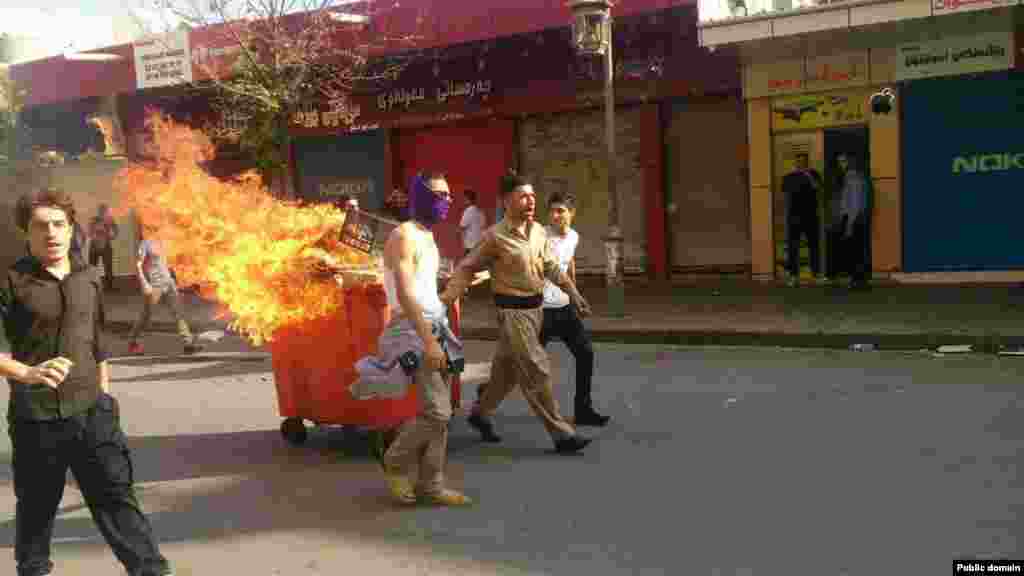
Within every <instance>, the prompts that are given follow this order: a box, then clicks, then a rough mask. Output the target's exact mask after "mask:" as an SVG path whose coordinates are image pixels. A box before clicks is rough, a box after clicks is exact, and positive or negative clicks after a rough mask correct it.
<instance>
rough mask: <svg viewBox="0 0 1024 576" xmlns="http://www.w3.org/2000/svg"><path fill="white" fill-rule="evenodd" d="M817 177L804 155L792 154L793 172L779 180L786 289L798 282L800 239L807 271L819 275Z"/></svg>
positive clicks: (802, 153) (818, 179) (819, 186)
mask: <svg viewBox="0 0 1024 576" xmlns="http://www.w3.org/2000/svg"><path fill="white" fill-rule="evenodd" d="M820 189H821V175H819V174H818V172H817V171H816V170H813V169H811V168H810V166H809V157H808V155H807V153H806V152H799V153H797V155H796V169H795V170H793V171H792V172H790V173H789V174H786V175H785V176H784V177H783V178H782V193H783V194H784V195H785V202H786V254H787V255H786V259H787V265H788V267H789V280H788V284H789V285H790V286H797V285H798V284H799V283H800V238H801V237H806V238H807V247H808V252H809V256H810V259H811V272H812V273H813V274H814V276H815V277H818V275H819V269H820V264H821V263H820V261H819V258H818V190H820Z"/></svg>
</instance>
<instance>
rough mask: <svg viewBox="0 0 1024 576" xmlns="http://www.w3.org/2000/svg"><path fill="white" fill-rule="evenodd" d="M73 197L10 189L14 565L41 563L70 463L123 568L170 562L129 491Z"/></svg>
mask: <svg viewBox="0 0 1024 576" xmlns="http://www.w3.org/2000/svg"><path fill="white" fill-rule="evenodd" d="M74 216H75V212H74V208H73V206H72V204H71V200H70V197H69V196H68V195H67V194H66V193H64V192H63V191H61V190H58V189H54V188H42V189H36V190H34V191H33V192H30V193H28V194H26V195H25V196H23V197H21V198H20V199H19V200H18V203H17V205H16V207H15V219H16V223H17V225H18V227H19V228H21V229H22V230H24V231H25V232H26V233H27V234H28V238H29V254H28V255H27V256H25V257H24V258H22V259H21V260H18V261H17V262H16V263H15V264H13V265H12V266H11V267H10V268H9V269H8V270H7V274H6V276H5V277H4V278H3V279H2V282H0V321H2V329H0V377H4V378H6V379H7V380H8V382H9V384H10V387H11V394H10V403H9V405H8V412H7V421H8V433H9V434H10V437H11V445H12V447H13V458H12V468H13V471H14V494H15V497H16V498H17V505H16V511H15V526H16V529H15V531H16V535H15V543H14V556H15V560H16V562H17V574H18V576H44V575H46V574H50V573H51V571H52V570H53V563H52V562H51V561H50V542H51V540H52V538H53V524H54V518H55V517H56V515H57V507H58V506H59V505H60V501H61V498H62V497H63V495H64V484H65V481H66V476H67V470H68V468H69V467H70V468H71V472H72V474H74V477H75V480H76V481H77V482H78V486H79V487H80V489H81V490H82V494H83V496H84V497H85V501H86V504H87V505H88V507H89V511H90V512H91V513H92V517H93V520H94V521H95V522H96V526H97V527H98V528H99V531H100V533H102V534H103V537H104V538H105V539H106V541H107V543H108V544H109V545H110V547H111V548H112V549H113V551H114V554H115V555H116V556H117V559H118V560H119V561H120V562H121V564H123V565H124V567H125V568H126V569H127V570H128V574H129V575H130V576H166V575H168V574H170V573H171V571H170V567H169V566H168V564H167V560H166V559H165V558H164V557H163V556H162V555H161V554H160V551H159V549H158V546H157V543H156V540H155V539H154V538H153V535H152V532H151V529H150V525H149V521H148V520H147V519H146V517H145V515H144V514H143V513H142V510H141V509H140V507H139V503H138V500H137V499H136V497H135V490H134V487H133V485H132V484H133V477H132V462H131V457H130V454H129V451H128V445H127V443H126V438H125V434H124V432H123V431H122V430H121V425H120V414H119V413H120V408H119V405H118V402H117V400H116V399H115V398H114V397H113V396H111V394H110V371H109V367H108V365H107V357H108V353H107V349H106V343H105V337H104V334H103V321H104V310H103V289H102V285H101V281H100V278H99V275H98V274H97V273H96V270H95V269H93V268H90V267H89V266H87V265H86V264H85V262H84V261H83V259H82V258H81V255H75V256H71V254H70V246H71V236H72V227H73V225H74Z"/></svg>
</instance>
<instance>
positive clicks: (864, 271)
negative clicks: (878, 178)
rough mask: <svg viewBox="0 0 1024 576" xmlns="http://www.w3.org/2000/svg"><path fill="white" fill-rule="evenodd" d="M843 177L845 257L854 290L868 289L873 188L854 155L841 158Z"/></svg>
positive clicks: (841, 211) (842, 219) (842, 200)
mask: <svg viewBox="0 0 1024 576" xmlns="http://www.w3.org/2000/svg"><path fill="white" fill-rule="evenodd" d="M838 162H839V169H840V171H842V173H843V186H842V189H841V192H840V196H841V204H840V208H839V217H840V223H841V224H840V225H841V231H842V234H843V240H842V245H843V250H842V252H843V256H844V260H845V261H846V263H847V266H848V268H849V270H850V289H851V290H864V289H866V288H867V287H868V262H869V259H868V250H869V244H868V238H869V234H870V230H869V226H868V214H867V205H868V196H869V194H870V185H869V184H868V181H867V178H866V177H865V175H864V173H863V172H862V171H861V166H860V161H859V159H858V158H857V156H855V155H853V154H849V155H842V156H839V158H838Z"/></svg>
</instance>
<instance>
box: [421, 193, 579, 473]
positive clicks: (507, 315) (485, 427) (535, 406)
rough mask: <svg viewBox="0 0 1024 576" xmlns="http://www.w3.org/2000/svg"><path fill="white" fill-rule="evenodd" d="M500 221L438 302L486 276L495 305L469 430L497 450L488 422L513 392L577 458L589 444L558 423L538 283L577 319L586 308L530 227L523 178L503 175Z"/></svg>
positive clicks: (532, 201) (539, 230)
mask: <svg viewBox="0 0 1024 576" xmlns="http://www.w3.org/2000/svg"><path fill="white" fill-rule="evenodd" d="M501 194H502V202H503V204H504V208H505V218H504V219H503V220H502V221H501V222H499V223H498V224H496V225H494V226H492V227H491V228H489V229H488V230H487V231H486V232H484V234H483V238H482V239H481V241H480V243H479V244H477V246H476V247H475V248H474V249H473V251H472V252H470V253H469V255H468V256H467V257H466V258H465V259H464V260H463V261H462V262H461V263H460V264H459V266H458V268H457V269H456V271H455V275H454V276H453V278H452V280H451V282H450V283H449V284H448V288H447V289H446V290H445V291H444V294H442V295H441V300H442V301H444V302H447V303H451V302H452V301H454V300H455V299H456V298H458V297H460V296H462V294H463V293H464V292H465V291H466V288H467V287H468V286H469V285H470V283H471V282H472V280H473V276H474V275H475V274H476V273H477V272H480V271H482V270H484V269H490V272H491V281H492V287H493V290H494V303H495V305H496V306H497V307H498V332H499V337H498V346H497V349H496V350H495V352H494V359H493V362H492V364H491V380H490V382H489V383H488V384H487V385H486V386H485V387H484V389H483V391H482V392H481V396H480V402H479V403H478V404H477V406H475V407H474V408H473V412H472V414H471V415H470V417H469V424H470V426H472V427H473V428H475V429H476V430H477V431H478V432H480V435H481V436H482V437H483V439H484V441H486V442H500V441H501V437H499V436H498V435H497V434H496V433H495V432H494V425H493V423H492V422H491V419H490V416H491V414H493V413H494V411H495V410H496V409H497V407H498V405H499V404H501V402H502V400H504V399H505V397H506V396H508V394H509V392H511V391H512V389H513V388H515V387H516V385H517V384H518V385H519V386H520V387H521V388H522V391H523V396H525V397H526V401H527V403H529V405H530V409H531V410H533V413H534V414H536V415H537V417H538V418H540V419H541V422H543V424H544V427H545V428H546V429H547V431H548V434H550V435H551V439H552V440H553V441H554V443H555V450H556V451H557V452H559V453H561V454H570V453H573V452H579V451H580V450H582V449H583V448H584V447H585V446H586V445H587V444H589V443H590V439H589V438H584V437H581V436H579V435H578V434H577V433H576V429H575V428H574V427H573V426H572V424H569V422H567V421H566V420H565V418H563V417H562V415H561V413H560V412H559V409H558V402H557V401H556V400H555V398H554V395H553V394H552V391H551V369H550V364H549V362H548V355H547V352H546V351H545V350H544V347H543V346H541V343H540V330H541V326H542V324H543V319H544V316H543V312H542V310H541V305H542V304H543V302H544V297H543V292H544V280H545V279H550V280H551V281H552V282H553V283H554V284H555V285H557V286H558V287H559V288H561V289H562V290H564V291H565V293H566V294H568V295H569V298H570V299H571V300H572V302H573V304H575V305H576V307H577V309H578V310H579V312H580V315H581V316H584V317H585V316H588V315H589V314H590V305H589V304H587V301H586V300H584V299H583V296H581V295H580V293H579V291H578V290H576V286H575V284H573V282H572V280H571V279H570V278H569V277H568V275H566V274H565V273H563V272H562V271H561V268H560V267H559V265H558V261H557V260H556V259H555V257H554V255H553V254H552V253H551V251H550V249H549V247H548V242H547V233H546V232H545V231H544V227H543V226H541V225H540V224H538V223H537V222H534V211H535V209H536V196H535V195H534V191H533V186H532V185H531V184H530V183H529V182H528V181H527V180H526V179H524V178H522V177H520V176H518V175H516V174H514V173H510V174H509V175H507V176H505V177H504V178H503V179H502V183H501Z"/></svg>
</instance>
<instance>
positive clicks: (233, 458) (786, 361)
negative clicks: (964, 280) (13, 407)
mask: <svg viewBox="0 0 1024 576" xmlns="http://www.w3.org/2000/svg"><path fill="white" fill-rule="evenodd" d="M176 348H177V346H176V345H175V344H174V340H173V337H171V336H167V335H154V336H152V337H151V338H150V341H149V342H148V347H147V349H148V350H150V351H160V350H161V349H163V350H168V351H171V350H174V351H176ZM124 349H126V345H125V343H124V342H119V343H118V349H117V350H119V351H123V350H124ZM553 349H555V350H557V352H556V354H555V355H556V370H557V374H558V390H559V395H560V401H561V402H562V405H563V406H565V407H568V406H571V402H570V400H571V397H570V392H571V386H570V385H569V382H570V379H571V377H572V370H571V368H570V367H568V366H567V365H566V362H565V361H564V356H565V352H564V349H563V348H562V347H561V346H557V347H553ZM489 350H490V345H489V344H486V343H470V348H469V360H470V361H471V362H472V361H485V360H486V359H487V355H488V353H489ZM1022 373H1024V359H1018V358H1002V359H1000V358H996V357H979V356H967V357H953V356H946V357H932V356H930V355H925V354H903V353H886V352H872V353H854V352H835V351H832V352H819V351H807V350H803V351H787V350H777V349H662V350H658V349H657V348H655V347H650V346H626V345H608V346H599V348H598V376H597V379H596V381H595V389H596V397H597V404H598V408H599V409H600V410H601V411H605V412H608V413H610V414H612V415H613V417H614V418H615V419H614V421H613V424H612V425H611V426H610V427H608V428H607V429H604V430H597V431H592V432H591V433H592V434H594V435H595V436H596V437H597V440H596V441H595V443H594V444H593V445H592V446H591V447H590V448H589V449H588V450H587V451H586V452H585V454H584V455H582V456H579V457H560V456H557V455H553V454H550V453H549V452H548V450H549V449H550V444H549V442H548V440H547V439H546V437H545V434H544V432H543V430H542V428H541V426H540V424H539V423H538V422H537V421H536V420H534V419H533V417H532V416H530V415H529V412H528V410H527V407H526V404H525V402H524V401H523V400H522V399H521V397H519V396H518V395H516V396H514V397H513V398H512V399H510V401H508V402H507V403H506V404H505V405H504V406H503V407H502V410H501V414H500V417H499V419H498V421H497V425H498V427H499V431H500V432H501V433H502V434H503V435H504V436H505V438H506V440H505V442H504V443H503V444H500V445H482V444H480V443H478V442H477V441H476V438H475V436H474V435H473V434H472V432H471V431H470V430H469V429H468V428H467V427H466V425H465V422H464V420H463V419H462V418H461V417H460V418H457V421H456V423H455V424H454V425H453V427H452V437H451V441H450V464H449V470H448V473H449V477H450V482H451V484H452V485H453V486H455V487H459V488H464V489H465V491H466V492H467V493H469V494H470V495H472V496H473V497H475V498H477V499H478V503H477V505H476V506H474V507H473V508H471V509H466V510H441V509H430V508H416V509H403V508H399V507H396V506H394V505H392V504H391V503H390V501H389V499H388V497H387V492H386V490H385V487H384V485H383V483H382V481H381V479H380V477H379V475H378V471H377V467H376V464H375V462H374V461H373V459H372V458H371V457H370V456H369V455H368V452H367V449H366V446H365V442H364V441H363V439H362V437H361V436H360V435H359V434H358V432H356V431H349V430H345V429H340V428H326V429H320V430H316V431H314V432H313V433H312V434H311V438H310V440H309V441H308V442H307V444H305V445H304V446H301V447H292V446H288V445H286V444H285V443H284V442H283V441H282V439H281V437H280V435H279V433H278V424H279V419H278V417H277V412H276V404H275V396H274V388H273V380H272V374H271V364H270V362H269V360H268V359H267V358H266V357H265V356H263V355H260V354H255V353H251V352H246V351H245V347H244V346H243V345H241V344H239V343H238V342H235V341H231V340H230V339H225V340H224V341H222V342H220V343H219V344H217V345H215V346H213V347H212V348H211V349H210V351H209V353H207V354H203V355H201V356H198V357H194V358H190V359H183V358H180V357H175V356H168V357H160V356H156V357H148V358H145V359H139V358H121V359H118V360H116V361H115V364H114V369H113V377H114V386H115V389H114V391H115V394H116V395H117V396H119V398H120V399H121V402H122V410H123V418H124V422H123V424H124V427H125V429H126V431H127V433H128V434H129V436H130V437H131V445H132V448H133V450H134V457H135V469H136V475H137V481H138V483H139V487H140V495H141V498H142V501H143V505H144V507H145V509H146V510H147V511H149V512H150V514H151V518H152V521H153V523H154V527H155V530H156V532H157V534H158V536H159V537H160V538H161V540H162V542H163V550H164V552H165V554H166V555H167V556H168V557H169V558H170V559H171V560H172V561H173V562H174V564H175V566H176V572H177V574H178V575H179V576H183V575H193V576H198V575H203V576H205V575H216V574H232V575H234V574H246V575H250V574H252V575H260V576H275V575H277V576H292V575H295V576H316V575H326V574H381V575H390V574H400V575H407V574H408V575H413V574H417V575H418V574H556V575H569V574H571V575H575V574H581V575H601V574H623V575H648V574H651V575H653V574H673V575H674V574H684V575H690V574H693V575H727V574H728V575H733V574H738V575H754V574H756V575H762V574H765V575H776V574H778V575H803V574H807V575H825V574H827V575H840V574H846V575H897V574H898V575H907V574H910V575H917V574H920V575H932V574H950V573H952V569H951V561H952V560H953V559H954V558H957V557H965V556H981V557H1024V550H1022V533H1024V530H1022V525H1021V512H1022V511H1024V508H1022V506H1024V492H1022V491H1021V487H1022V486H1021V480H1020V479H1019V478H1020V477H1019V474H1018V471H1019V466H1020V462H1021V455H1022V447H1024V418H1022V416H1024V412H1022V407H1024V406H1022V404H1021V402H1020V400H1019V398H1020V392H1019V389H1018V388H1017V386H1018V385H1020V383H1021V375H1022ZM6 393H7V392H6V389H4V391H3V392H2V394H4V395H6ZM471 396H472V390H470V391H469V393H467V394H466V395H465V398H466V400H467V402H466V403H467V404H468V403H469V402H468V401H469V400H471ZM0 458H3V459H4V460H5V464H4V465H2V466H0V483H3V484H4V486H2V487H0V547H2V548H3V552H2V554H5V555H6V556H4V557H3V558H0V566H6V567H4V568H0V573H13V538H14V523H13V517H14V497H13V491H12V489H11V487H10V478H11V473H10V466H9V462H10V444H9V441H8V438H7V437H6V435H3V436H2V437H0ZM61 510H62V511H61V513H60V516H59V520H58V525H57V530H56V540H57V541H56V544H55V552H54V556H55V561H56V563H57V572H55V574H62V575H63V574H97V575H98V574H120V573H122V571H120V569H119V567H118V565H117V564H116V562H115V561H114V559H113V556H112V554H111V553H110V551H109V549H108V548H107V547H106V545H105V544H104V543H103V541H102V538H101V537H100V536H99V534H98V532H97V531H96V529H95V528H94V527H93V525H92V522H91V520H90V518H89V516H88V511H87V510H86V509H85V508H84V507H83V506H82V502H81V498H80V495H79V493H78V492H77V490H75V489H74V488H73V486H70V485H69V489H68V491H67V492H66V494H65V498H64V502H63V503H62V508H61Z"/></svg>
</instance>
